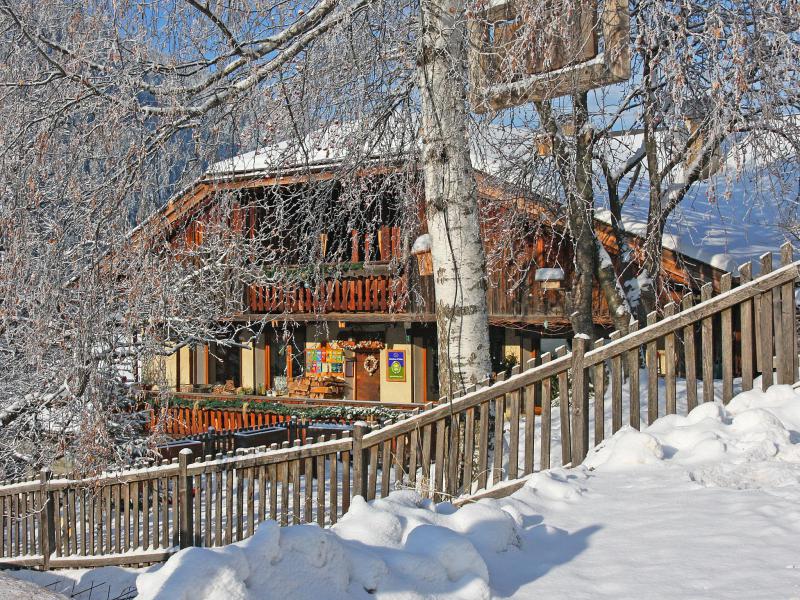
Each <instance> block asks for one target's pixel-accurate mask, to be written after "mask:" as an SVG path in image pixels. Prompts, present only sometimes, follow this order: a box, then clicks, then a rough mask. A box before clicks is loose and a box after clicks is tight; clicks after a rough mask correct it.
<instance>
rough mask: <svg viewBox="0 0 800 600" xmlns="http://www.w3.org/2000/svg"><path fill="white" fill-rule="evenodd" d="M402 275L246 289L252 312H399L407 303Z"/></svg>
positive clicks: (338, 279)
mask: <svg viewBox="0 0 800 600" xmlns="http://www.w3.org/2000/svg"><path fill="white" fill-rule="evenodd" d="M407 289H408V285H407V282H406V276H405V275H359V276H348V275H347V274H344V275H343V276H342V277H341V278H337V279H329V280H327V281H325V282H324V283H320V284H318V285H317V286H315V287H313V288H312V287H307V286H303V285H300V284H294V285H284V284H274V285H266V286H250V287H249V288H248V291H247V294H248V305H249V307H250V311H251V312H254V313H265V312H266V313H283V312H287V313H347V312H374V313H402V312H405V309H406V305H407V302H408V294H407Z"/></svg>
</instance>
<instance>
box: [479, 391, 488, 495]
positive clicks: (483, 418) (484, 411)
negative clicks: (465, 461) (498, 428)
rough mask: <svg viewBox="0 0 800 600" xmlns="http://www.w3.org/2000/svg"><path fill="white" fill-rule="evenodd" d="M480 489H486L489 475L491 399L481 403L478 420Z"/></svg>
mask: <svg viewBox="0 0 800 600" xmlns="http://www.w3.org/2000/svg"><path fill="white" fill-rule="evenodd" d="M478 426H479V430H478V489H486V484H487V482H488V477H489V471H488V468H489V401H488V400H487V401H486V402H483V403H481V405H480V416H479V421H478Z"/></svg>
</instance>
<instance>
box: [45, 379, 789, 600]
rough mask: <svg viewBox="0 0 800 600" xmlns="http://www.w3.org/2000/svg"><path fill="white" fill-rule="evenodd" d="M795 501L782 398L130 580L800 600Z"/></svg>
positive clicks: (244, 592) (402, 498) (265, 529)
mask: <svg viewBox="0 0 800 600" xmlns="http://www.w3.org/2000/svg"><path fill="white" fill-rule="evenodd" d="M799 501H800V394H798V393H797V392H796V391H795V390H793V389H792V388H791V387H789V386H773V387H772V388H770V389H769V390H768V391H767V392H766V393H762V392H760V391H751V392H746V393H742V394H740V395H738V396H737V397H736V398H734V400H733V401H732V402H731V403H730V404H729V405H728V406H727V407H723V406H722V405H720V404H717V403H710V404H704V405H701V406H699V407H698V408H696V409H695V410H694V411H692V412H691V413H690V414H689V415H688V416H685V417H681V416H675V415H673V416H667V417H662V418H661V419H659V420H658V421H656V422H655V423H654V424H653V425H652V426H650V427H648V428H646V429H644V430H643V431H641V432H639V431H636V430H634V429H631V428H627V427H626V428H623V429H622V430H621V431H619V432H618V433H617V434H616V435H615V436H613V437H611V438H609V439H607V440H606V441H605V442H603V443H602V444H601V445H600V446H599V447H598V448H597V449H596V450H594V451H592V452H591V453H590V455H589V456H588V458H587V459H586V461H585V462H584V464H583V465H581V466H580V467H578V468H577V469H573V470H564V469H560V468H559V469H552V470H550V471H545V472H542V473H538V474H536V475H533V476H532V477H531V478H530V479H529V480H528V482H527V484H526V485H525V487H523V488H522V489H521V490H519V491H518V492H517V493H515V494H514V495H513V496H511V497H509V498H506V499H502V500H482V501H480V502H478V503H476V504H471V505H468V506H465V507H463V508H461V509H459V510H455V508H454V507H453V506H452V505H450V504H448V503H441V504H438V505H435V504H433V503H431V502H430V501H427V500H424V499H422V498H421V497H420V496H418V495H417V494H416V493H415V492H411V491H401V492H395V493H393V494H391V495H390V496H389V497H388V498H386V499H382V500H377V501H375V502H372V503H370V504H367V503H365V502H363V501H360V500H356V501H355V502H354V504H353V507H352V509H351V511H350V512H349V513H348V514H347V515H346V516H345V517H344V518H343V519H342V520H341V521H340V522H339V523H338V524H337V525H336V526H334V527H333V528H331V529H330V530H322V529H320V528H318V527H316V526H314V525H300V526H292V527H288V528H283V529H280V528H279V527H277V526H276V525H275V524H273V523H269V524H265V525H263V526H262V527H260V528H259V530H258V531H257V533H256V535H255V536H253V537H252V538H250V539H248V540H245V541H243V542H239V543H237V544H233V545H231V546H227V547H225V548H220V549H201V548H191V549H187V550H183V551H181V552H180V553H178V554H177V555H175V556H174V557H173V558H171V559H170V560H169V561H168V562H167V563H166V564H165V565H164V566H163V567H161V568H157V569H150V570H148V571H147V572H141V571H140V572H138V577H137V578H136V581H135V583H136V586H137V587H138V589H139V598H142V599H152V598H166V599H177V600H180V599H184V598H185V599H187V600H189V599H191V600H214V599H223V600H245V599H247V600H256V599H262V598H263V599H267V598H293V599H300V600H302V599H305V598H308V599H315V600H316V599H321V598H325V599H330V600H336V599H339V598H342V599H343V598H356V599H357V598H379V599H411V598H431V599H432V598H437V599H442V600H444V599H456V598H461V599H465V600H479V599H482V598H549V597H556V598H558V597H570V598H604V597H613V598H643V597H647V598H737V599H741V598H791V597H800V552H799V551H798V550H797V540H798V539H800V502H799ZM123 571H125V570H122V569H117V570H115V573H114V575H115V577H117V579H118V580H119V578H120V573H121V572H123ZM125 572H127V573H128V575H127V576H128V577H130V580H131V581H132V580H133V576H134V574H136V573H137V572H136V571H125ZM91 574H92V576H94V577H99V576H100V573H99V572H98V571H94V572H91ZM55 576H60V577H62V578H65V577H67V576H68V574H66V573H64V572H61V573H57V574H38V575H36V577H38V578H43V577H55ZM30 577H31V578H33V577H34V576H30ZM83 577H84V578H85V577H87V574H86V572H84V574H83ZM39 581H40V582H41V579H39Z"/></svg>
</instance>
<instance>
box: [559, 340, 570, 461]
mask: <svg viewBox="0 0 800 600" xmlns="http://www.w3.org/2000/svg"><path fill="white" fill-rule="evenodd" d="M556 355H557V356H558V357H559V358H562V357H564V356H566V355H567V349H566V348H565V347H564V346H561V347H560V348H558V349H557V350H556ZM558 407H559V413H560V416H561V464H562V465H566V464H568V463H569V462H571V461H572V438H571V436H570V414H569V374H568V372H567V370H566V369H564V370H563V371H561V372H560V373H559V374H558Z"/></svg>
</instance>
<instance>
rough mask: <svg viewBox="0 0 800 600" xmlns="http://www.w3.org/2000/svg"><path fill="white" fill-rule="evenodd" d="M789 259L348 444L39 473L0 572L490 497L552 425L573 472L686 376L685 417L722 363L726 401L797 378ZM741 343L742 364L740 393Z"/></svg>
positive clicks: (10, 514)
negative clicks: (416, 502) (377, 506)
mask: <svg viewBox="0 0 800 600" xmlns="http://www.w3.org/2000/svg"><path fill="white" fill-rule="evenodd" d="M782 262H783V266H782V267H781V268H779V269H777V270H774V271H773V269H772V264H771V255H764V256H763V257H762V258H761V274H760V276H759V277H758V278H756V279H754V280H752V281H751V269H750V266H749V265H745V266H743V267H742V268H741V269H740V274H741V276H740V281H739V285H738V286H737V287H735V288H731V284H732V279H731V277H730V275H726V276H725V277H724V278H723V281H722V291H721V293H720V294H719V295H718V296H716V297H714V298H712V297H711V296H712V292H711V286H710V284H709V285H706V286H704V287H703V288H702V291H701V302H700V303H699V304H697V305H694V298H693V297H692V296H686V297H685V298H684V299H683V302H682V303H681V306H680V307H678V306H676V305H675V304H670V305H668V306H666V307H665V309H664V311H663V312H664V314H663V317H662V318H661V320H658V318H657V317H656V316H655V315H651V317H650V319H649V320H648V325H647V326H646V327H644V328H642V329H641V330H637V327H636V325H635V324H634V325H633V326H632V331H631V332H630V333H629V334H628V335H626V336H624V337H620V336H618V335H612V336H611V339H610V340H605V341H598V342H597V343H596V344H594V347H592V348H589V347H588V341H587V340H586V339H584V338H582V337H579V336H578V337H576V338H575V339H574V341H573V344H572V352H571V353H568V352H567V350H566V349H565V348H560V349H559V350H558V351H556V353H555V356H550V355H549V354H545V355H544V356H542V357H541V361H540V364H529V365H526V366H527V368H526V369H525V370H523V371H521V372H520V371H519V370H518V369H515V370H514V371H513V372H512V376H511V377H509V378H508V379H505V378H502V377H501V378H500V380H498V381H496V382H494V383H493V384H492V385H489V382H488V381H487V382H484V384H483V385H482V386H478V387H475V388H473V389H469V390H466V391H465V393H464V395H462V396H460V397H457V398H455V399H453V400H451V401H449V402H443V403H441V404H439V405H436V406H434V407H433V408H430V409H429V410H425V411H423V412H420V413H418V414H415V415H413V416H410V417H408V418H405V419H403V420H400V421H398V422H396V423H391V424H388V425H385V426H383V427H377V428H375V429H370V427H369V426H368V425H367V424H365V423H358V424H356V426H355V427H354V430H353V435H352V436H348V437H344V438H341V439H334V440H324V439H320V440H317V441H316V443H308V444H306V445H299V442H298V443H297V444H296V445H295V446H293V447H290V445H289V443H288V442H286V443H284V444H283V447H280V448H279V447H277V446H276V445H273V446H272V448H270V449H267V448H265V447H261V448H258V449H254V450H248V451H240V452H239V454H234V453H228V454H226V455H222V454H218V455H216V456H213V457H212V456H206V457H192V456H191V453H190V451H187V450H184V451H183V453H182V454H181V455H180V459H179V460H178V461H176V462H173V463H169V464H162V465H160V466H155V467H150V468H146V469H140V470H129V471H124V472H120V473H106V474H103V475H101V476H99V477H95V478H89V479H82V480H66V479H52V478H51V477H50V475H49V473H48V472H46V471H43V472H42V473H41V476H40V477H39V478H37V479H36V480H29V481H24V482H17V483H14V484H7V485H3V486H0V506H1V507H2V531H0V557H2V558H0V563H5V564H12V565H35V566H38V567H42V568H55V567H78V566H97V565H105V564H115V565H121V564H134V565H135V564H146V563H150V562H155V561H159V560H163V559H164V558H166V557H167V556H168V555H169V554H170V553H172V552H175V551H176V550H177V549H178V548H180V547H187V546H192V545H194V546H219V545H222V544H227V543H230V542H232V541H235V540H240V539H243V538H245V537H247V536H249V535H252V534H253V531H254V530H255V528H256V527H257V526H258V524H259V523H260V522H262V521H263V520H265V519H273V520H277V521H278V522H279V523H280V524H281V525H287V524H290V523H302V522H316V523H318V524H319V525H322V526H325V525H329V524H332V523H335V522H336V521H337V519H338V518H340V517H341V515H342V514H344V513H345V512H346V511H347V510H348V507H349V503H350V499H351V497H353V496H354V495H361V496H363V497H365V498H367V499H373V498H376V497H381V496H386V495H387V494H388V493H389V492H391V491H392V490H393V489H396V488H401V487H402V488H416V489H420V490H422V491H423V492H426V493H430V494H431V495H432V496H433V497H434V498H436V499H441V498H448V497H458V496H463V495H465V494H470V493H475V492H477V491H480V490H487V489H489V490H491V488H492V486H494V485H496V484H498V483H499V482H500V481H501V480H516V479H517V478H520V477H521V476H524V475H527V474H529V473H532V472H533V471H534V470H535V469H536V468H537V467H538V468H539V469H546V468H548V467H550V466H551V450H552V449H553V448H551V442H552V441H553V439H554V436H553V433H554V432H553V429H554V428H555V427H556V426H557V427H558V428H559V429H560V438H561V453H560V454H561V455H560V461H558V462H560V463H561V464H562V465H570V464H577V463H579V462H580V461H582V459H583V458H584V457H585V455H586V453H587V451H588V449H589V448H590V440H591V443H592V444H597V443H599V442H600V441H601V440H602V439H603V438H604V437H605V436H606V435H608V434H611V433H613V432H615V431H616V430H617V429H619V428H620V427H621V426H622V424H623V422H624V421H626V420H627V422H629V423H630V424H631V425H633V426H634V427H638V426H639V423H640V419H641V420H644V421H646V422H652V421H653V420H655V419H656V418H657V417H659V416H661V415H662V411H661V410H660V408H659V407H660V406H661V403H660V401H661V400H662V399H661V398H659V386H660V385H662V384H663V389H664V396H665V397H664V398H663V401H664V402H663V406H664V408H665V412H666V413H676V412H678V408H679V405H678V402H677V387H676V383H677V377H678V373H679V371H680V372H682V373H684V374H685V381H686V385H687V394H686V407H685V410H691V409H692V408H694V406H696V405H697V403H698V402H701V401H702V402H708V401H712V400H714V394H715V381H714V371H715V368H718V369H719V372H720V374H721V380H719V381H717V384H718V387H719V388H720V394H721V399H722V400H723V401H724V402H727V401H729V400H730V399H731V397H732V396H733V394H734V391H735V383H736V385H739V386H740V388H741V389H743V390H747V389H751V388H752V386H753V384H754V378H755V377H756V376H758V375H759V374H760V375H761V377H762V379H761V386H762V387H763V388H766V387H767V386H768V385H770V384H771V383H773V371H774V381H775V382H777V383H794V382H795V381H796V380H797V372H798V364H797V363H798V356H797V332H796V311H795V299H794V290H795V284H796V282H797V280H798V274H799V272H800V271H799V269H800V262H798V263H792V255H791V248H790V247H789V246H786V247H784V248H783V252H782ZM734 323H737V324H738V333H739V335H738V336H734ZM734 346H736V348H737V349H738V350H739V352H740V355H741V367H740V368H741V379H740V381H739V382H738V383H737V382H735V381H734V369H733V358H732V357H733V354H734V352H733V350H734ZM659 353H662V356H663V358H662V363H663V365H664V372H663V375H662V374H659V369H658V362H659ZM642 365H643V366H644V375H642V377H643V379H642V380H641V381H640V367H641V366H642ZM626 373H627V379H626V378H625V374H626ZM640 384H646V385H644V386H643V387H645V388H646V391H645V392H644V393H645V395H646V398H640ZM591 388H593V390H592V389H591ZM607 390H608V392H609V394H608V396H609V398H610V402H611V407H610V413H611V415H612V418H611V423H610V427H607V426H606V420H605V414H606V406H605V405H604V399H605V396H606V391H607ZM624 390H627V398H628V402H627V403H625V402H623V400H624V398H625V395H626V394H625V393H624ZM592 391H593V394H592V393H591V392H592ZM592 397H593V400H592ZM640 400H642V401H643V402H644V406H645V409H646V413H647V414H646V415H642V414H641V411H640ZM538 405H541V414H540V415H537V411H536V410H535V407H536V406H538ZM626 417H627V418H626ZM643 417H644V418H643ZM537 420H539V423H538V425H537V423H536V421H537ZM307 441H308V442H311V440H307ZM506 444H507V446H506ZM537 446H538V449H539V451H538V454H539V461H538V462H539V464H538V465H535V464H534V459H535V457H536V452H535V450H536V448H537ZM504 447H507V448H508V452H504V451H501V449H503V448H504ZM509 487H513V485H512V484H508V485H507V486H506V489H508V488H509Z"/></svg>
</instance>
